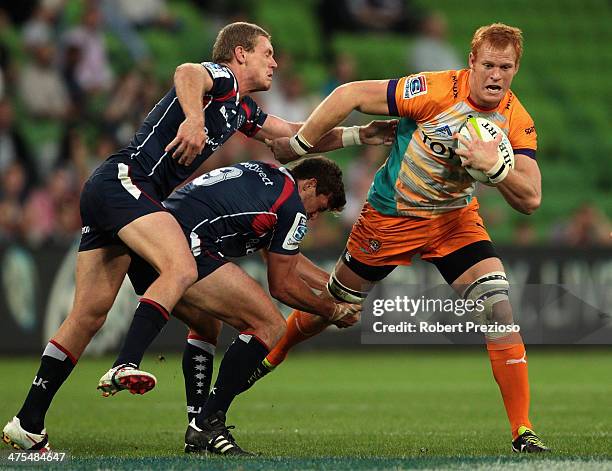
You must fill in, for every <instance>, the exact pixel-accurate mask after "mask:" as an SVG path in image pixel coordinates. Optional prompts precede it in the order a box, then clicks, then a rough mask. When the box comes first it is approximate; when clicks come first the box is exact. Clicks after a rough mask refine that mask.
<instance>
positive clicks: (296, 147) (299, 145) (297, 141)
mask: <svg viewBox="0 0 612 471" xmlns="http://www.w3.org/2000/svg"><path fill="white" fill-rule="evenodd" d="M289 145H290V146H291V148H292V149H293V152H295V153H296V154H297V155H300V156H302V155H305V154H307V153H308V151H309V150H310V149H312V145H311V144H310V143H309V142H308V141H307V140H306V139H304V138H303V137H302V136H300V135H299V133H298V134H296V135H295V136H293V137H292V138H291V139H289Z"/></svg>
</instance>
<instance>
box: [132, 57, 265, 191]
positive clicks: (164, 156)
mask: <svg viewBox="0 0 612 471" xmlns="http://www.w3.org/2000/svg"><path fill="white" fill-rule="evenodd" d="M202 66H203V67H204V69H205V70H206V71H207V72H208V73H209V74H210V76H211V78H212V80H213V86H212V88H211V90H210V91H209V92H208V93H207V94H206V95H205V96H204V98H203V101H202V108H203V112H204V126H205V130H206V136H207V139H206V145H205V146H204V150H203V151H202V153H200V154H199V155H198V156H197V157H196V158H195V159H194V160H193V162H192V163H191V165H189V166H185V165H181V164H179V163H178V161H177V160H175V159H173V158H172V151H171V152H165V151H164V149H165V147H166V146H167V145H168V143H170V142H171V141H172V140H173V139H174V138H175V137H176V133H177V131H178V128H179V126H180V125H181V123H182V122H183V121H184V120H185V115H184V113H183V110H182V108H181V105H180V103H179V100H178V97H177V96H176V90H175V88H174V87H173V88H172V89H171V90H170V91H169V92H168V93H166V95H165V96H164V97H163V98H162V99H161V100H160V101H159V102H158V103H157V104H156V105H155V107H154V108H153V109H152V110H151V111H150V112H149V114H148V115H147V117H146V118H145V120H144V122H143V123H142V125H141V126H140V128H139V129H138V131H137V132H136V134H135V135H134V137H133V138H132V141H131V142H130V144H129V145H128V146H127V147H126V148H124V149H123V150H122V151H121V152H120V154H121V155H127V156H129V157H130V158H131V159H132V160H133V161H136V162H137V163H138V164H139V165H140V167H142V169H143V171H144V172H145V174H146V175H147V176H148V177H149V178H151V180H152V181H153V183H154V184H155V185H156V187H157V188H158V192H159V197H160V198H161V199H164V198H165V197H166V196H168V195H169V194H170V193H171V192H172V191H173V190H174V188H176V187H177V186H178V185H180V184H181V183H183V182H184V181H185V180H187V179H188V178H189V177H190V176H191V174H193V172H195V171H196V170H197V169H198V167H199V166H200V165H201V164H202V162H204V160H206V159H207V158H208V157H209V156H210V155H211V154H212V153H213V152H214V151H215V150H217V149H218V148H219V147H220V146H222V145H223V143H224V142H225V141H227V140H228V139H229V138H230V137H231V136H232V135H233V134H234V133H235V132H236V131H241V132H242V133H244V134H245V135H247V136H249V137H252V136H254V135H255V134H256V133H257V131H258V130H259V129H260V128H261V127H262V126H263V123H264V121H265V120H266V118H267V116H268V115H267V114H266V113H264V112H263V111H262V109H261V108H259V106H258V105H257V103H256V102H255V101H254V100H253V99H252V98H250V97H244V98H240V93H239V90H238V81H237V80H236V77H234V74H233V73H232V71H231V70H230V69H229V67H226V66H224V65H220V64H215V63H213V62H203V63H202Z"/></svg>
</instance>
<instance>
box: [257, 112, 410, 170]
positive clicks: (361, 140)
mask: <svg viewBox="0 0 612 471" xmlns="http://www.w3.org/2000/svg"><path fill="white" fill-rule="evenodd" d="M397 124H398V121H397V120H395V119H393V120H378V121H372V122H370V123H368V124H366V125H364V126H351V127H336V128H333V129H331V130H329V131H328V132H326V133H325V134H324V135H323V136H322V137H321V139H320V140H319V142H318V143H317V145H315V146H314V147H312V148H311V149H310V150H309V153H310V154H315V153H323V152H329V151H332V150H336V149H340V148H342V147H349V146H357V145H370V146H379V145H391V144H393V141H394V139H395V133H396V131H397ZM302 125H303V123H291V122H288V121H285V120H283V119H281V118H278V117H277V116H274V115H268V118H267V119H266V121H265V123H264V125H263V127H262V128H261V130H260V131H259V132H258V133H257V134H256V135H255V139H257V140H259V141H262V142H265V143H266V144H267V145H268V146H269V147H270V148H271V149H272V152H274V153H275V154H276V152H275V147H274V146H275V144H276V142H277V141H278V140H280V138H283V137H285V138H290V137H291V136H294V135H295V134H296V133H297V132H298V131H299V129H300V128H301V127H302ZM287 141H288V140H287ZM291 157H292V158H289V159H279V161H280V162H282V163H287V162H290V161H292V160H296V159H297V158H299V157H300V156H299V155H298V154H293V155H292V156H291ZM277 158H278V157H277Z"/></svg>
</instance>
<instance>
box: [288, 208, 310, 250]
mask: <svg viewBox="0 0 612 471" xmlns="http://www.w3.org/2000/svg"><path fill="white" fill-rule="evenodd" d="M306 221H307V218H306V215H305V214H302V213H297V214H296V215H295V220H294V221H293V225H292V226H291V229H289V232H287V237H285V241H284V242H283V249H285V250H295V249H297V248H298V247H299V246H300V242H302V239H304V237H306V233H307V232H308V226H307V225H306Z"/></svg>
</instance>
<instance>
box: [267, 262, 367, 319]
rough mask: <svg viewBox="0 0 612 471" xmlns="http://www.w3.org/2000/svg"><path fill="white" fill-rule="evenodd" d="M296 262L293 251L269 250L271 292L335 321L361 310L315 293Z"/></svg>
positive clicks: (293, 304)
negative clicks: (300, 274)
mask: <svg viewBox="0 0 612 471" xmlns="http://www.w3.org/2000/svg"><path fill="white" fill-rule="evenodd" d="M297 263H298V257H297V256H296V255H283V254H278V253H274V252H269V253H268V285H269V288H270V294H271V295H272V296H273V297H274V298H275V299H278V300H279V301H280V302H282V303H283V304H286V305H287V306H290V307H292V308H294V309H299V310H300V311H306V312H309V313H311V314H316V315H318V316H322V317H324V318H325V319H327V320H328V321H330V322H334V323H335V322H337V321H339V320H340V319H342V318H343V317H346V316H351V315H353V314H356V313H359V312H360V311H361V306H359V305H356V304H348V303H340V304H338V303H336V302H334V300H333V299H331V298H329V297H327V296H324V297H320V296H317V295H316V294H315V293H314V292H313V291H312V290H311V289H310V288H309V287H308V285H307V284H306V283H305V282H304V280H302V278H300V276H299V274H298V270H297ZM356 321H357V318H356V319H355V322H356Z"/></svg>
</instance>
